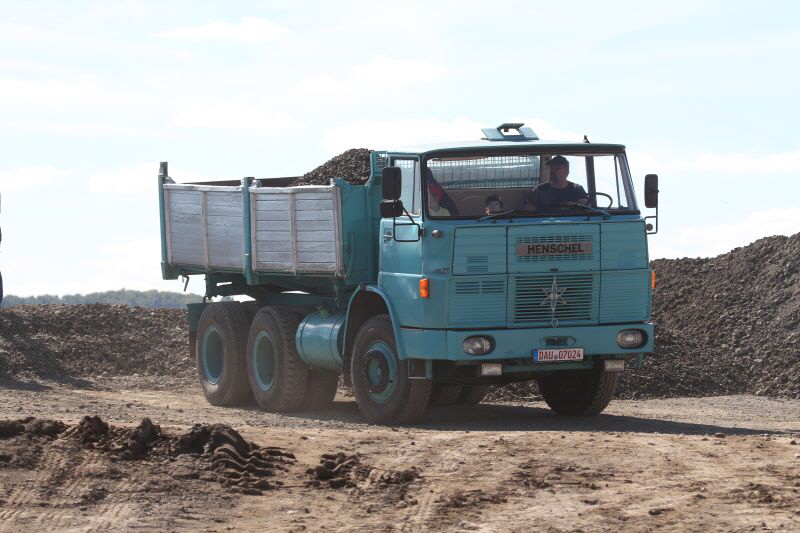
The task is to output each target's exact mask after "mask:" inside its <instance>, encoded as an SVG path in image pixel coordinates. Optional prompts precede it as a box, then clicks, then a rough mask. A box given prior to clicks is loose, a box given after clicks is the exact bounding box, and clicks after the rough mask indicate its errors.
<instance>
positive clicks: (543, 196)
mask: <svg viewBox="0 0 800 533" xmlns="http://www.w3.org/2000/svg"><path fill="white" fill-rule="evenodd" d="M588 198H589V195H588V194H586V191H585V190H584V189H583V187H581V186H580V185H578V184H577V183H572V182H571V181H568V182H567V186H566V187H564V188H563V189H557V188H555V187H553V186H552V185H551V184H550V183H542V184H540V185H537V186H536V188H535V189H533V190H532V191H531V192H530V193H529V194H528V198H527V204H528V206H530V207H533V208H535V209H557V208H559V207H561V206H562V205H564V203H565V202H577V201H578V200H586V199H588Z"/></svg>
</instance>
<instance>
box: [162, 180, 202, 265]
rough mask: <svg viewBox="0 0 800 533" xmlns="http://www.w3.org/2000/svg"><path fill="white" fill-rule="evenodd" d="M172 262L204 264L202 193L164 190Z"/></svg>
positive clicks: (168, 249) (169, 252)
mask: <svg viewBox="0 0 800 533" xmlns="http://www.w3.org/2000/svg"><path fill="white" fill-rule="evenodd" d="M164 193H165V207H166V211H167V213H166V218H167V243H168V247H167V254H168V257H169V262H170V263H174V264H175V263H176V264H181V265H198V266H199V265H203V264H204V263H205V259H204V254H203V213H202V211H203V207H202V205H203V193H202V192H200V191H181V190H165V191H164Z"/></svg>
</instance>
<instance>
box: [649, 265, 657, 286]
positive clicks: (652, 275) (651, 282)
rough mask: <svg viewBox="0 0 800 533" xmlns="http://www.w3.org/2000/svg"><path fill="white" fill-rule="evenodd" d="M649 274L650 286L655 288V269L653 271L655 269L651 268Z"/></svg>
mask: <svg viewBox="0 0 800 533" xmlns="http://www.w3.org/2000/svg"><path fill="white" fill-rule="evenodd" d="M650 274H651V278H650V286H651V287H652V288H653V289H655V288H656V271H655V270H653V271H652V272H651V273H650Z"/></svg>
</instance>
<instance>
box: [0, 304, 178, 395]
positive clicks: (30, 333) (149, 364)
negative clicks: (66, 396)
mask: <svg viewBox="0 0 800 533" xmlns="http://www.w3.org/2000/svg"><path fill="white" fill-rule="evenodd" d="M193 368H194V361H193V360H192V359H191V358H190V356H189V349H188V332H187V327H186V311H185V310H181V309H153V308H143V307H128V306H125V305H105V304H87V305H60V304H58V305H21V306H16V307H10V308H2V309H0V380H4V381H7V380H13V381H60V382H64V383H72V384H80V383H81V380H84V379H91V378H95V377H99V376H121V375H127V376H130V375H133V374H139V375H142V374H150V375H160V376H175V377H183V376H187V377H188V376H190V375H192V374H193V372H194V370H193Z"/></svg>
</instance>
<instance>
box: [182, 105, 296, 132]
mask: <svg viewBox="0 0 800 533" xmlns="http://www.w3.org/2000/svg"><path fill="white" fill-rule="evenodd" d="M169 124H170V126H171V127H173V128H211V129H242V130H261V131H279V130H286V129H291V128H296V127H298V126H299V125H300V123H299V122H298V121H297V120H296V119H295V118H294V117H293V116H292V115H290V114H289V113H286V112H284V111H275V110H273V109H271V108H269V107H266V106H264V105H262V104H258V103H256V104H252V105H245V104H222V103H216V102H209V103H207V104H194V105H189V106H187V107H185V108H184V109H182V110H180V111H178V112H177V113H175V114H174V115H172V117H171V118H170V121H169Z"/></svg>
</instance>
